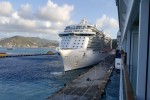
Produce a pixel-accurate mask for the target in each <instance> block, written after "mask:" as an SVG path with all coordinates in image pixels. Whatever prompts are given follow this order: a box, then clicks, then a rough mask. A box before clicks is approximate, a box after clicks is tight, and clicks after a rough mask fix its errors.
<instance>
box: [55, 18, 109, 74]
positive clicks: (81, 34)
mask: <svg viewBox="0 0 150 100" xmlns="http://www.w3.org/2000/svg"><path fill="white" fill-rule="evenodd" d="M59 36H60V37H61V42H60V44H59V48H57V51H58V52H59V53H60V55H61V56H62V59H63V63H64V70H65V71H68V70H73V69H78V68H83V67H87V66H91V65H94V64H97V63H98V62H99V61H100V60H102V59H103V58H104V56H105V55H106V53H104V51H103V50H104V48H106V49H109V48H111V38H110V37H109V36H108V35H106V34H105V33H104V32H103V31H100V30H98V29H97V28H96V25H91V24H88V23H87V20H85V19H83V20H81V22H80V23H79V24H77V25H69V26H67V27H66V28H65V30H64V32H62V33H60V34H59Z"/></svg>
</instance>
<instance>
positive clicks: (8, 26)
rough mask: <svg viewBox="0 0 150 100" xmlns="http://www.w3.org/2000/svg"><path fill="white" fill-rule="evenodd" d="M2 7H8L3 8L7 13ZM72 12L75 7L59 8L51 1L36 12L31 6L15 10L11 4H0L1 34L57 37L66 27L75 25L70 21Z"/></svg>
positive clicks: (26, 5)
mask: <svg viewBox="0 0 150 100" xmlns="http://www.w3.org/2000/svg"><path fill="white" fill-rule="evenodd" d="M2 5H3V6H4V5H5V6H7V7H8V8H3V10H4V11H5V12H2V10H1V8H2ZM72 11H73V6H70V5H67V4H65V5H62V6H58V5H57V4H55V3H53V2H52V1H50V0H49V1H48V3H47V4H46V5H44V6H43V7H40V8H39V9H38V10H36V9H35V10H34V12H33V10H32V6H31V5H30V4H23V5H21V9H19V10H13V6H12V4H11V3H10V2H0V34H5V33H9V34H11V33H12V34H13V33H15V34H21V35H23V34H27V33H28V34H32V35H33V34H35V35H36V34H43V35H44V34H49V35H50V36H51V37H52V36H56V37H57V36H58V33H59V32H61V31H63V29H64V27H65V26H66V25H68V24H71V23H73V21H71V20H70V17H71V12H72ZM6 15H7V16H6Z"/></svg>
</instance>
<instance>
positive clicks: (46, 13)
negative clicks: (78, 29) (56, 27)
mask: <svg viewBox="0 0 150 100" xmlns="http://www.w3.org/2000/svg"><path fill="white" fill-rule="evenodd" d="M73 9H74V7H73V6H71V5H67V4H65V5H63V6H58V5H57V4H55V3H53V2H52V1H51V0H49V1H48V3H47V5H45V6H43V7H40V8H39V10H38V12H37V16H38V17H39V18H40V19H43V20H50V21H61V22H62V21H67V20H69V19H70V16H71V12H72V11H73Z"/></svg>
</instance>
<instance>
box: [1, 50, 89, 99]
mask: <svg viewBox="0 0 150 100" xmlns="http://www.w3.org/2000/svg"><path fill="white" fill-rule="evenodd" d="M49 50H51V51H55V49H50V48H15V49H13V50H7V49H6V48H0V52H7V53H9V54H16V53H46V52H47V51H49ZM87 70H88V68H87V69H80V70H75V71H70V72H67V73H64V71H63V64H62V60H61V58H60V56H58V55H50V56H35V57H14V58H0V100H45V99H46V98H47V97H48V96H50V95H52V94H53V93H55V92H56V91H58V90H59V89H60V88H62V87H63V86H64V84H65V83H67V82H69V81H71V80H73V79H74V78H75V77H77V76H78V75H79V74H81V73H82V72H85V71H87Z"/></svg>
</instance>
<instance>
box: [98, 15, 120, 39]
mask: <svg viewBox="0 0 150 100" xmlns="http://www.w3.org/2000/svg"><path fill="white" fill-rule="evenodd" d="M96 24H97V26H98V28H99V29H101V30H103V31H104V32H106V33H108V34H109V35H110V36H111V37H112V38H116V34H117V31H115V30H118V27H119V25H118V21H117V20H116V19H114V18H111V17H108V16H107V15H103V16H102V17H101V18H99V19H97V20H96Z"/></svg>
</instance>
